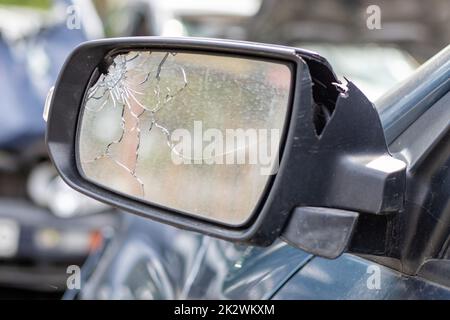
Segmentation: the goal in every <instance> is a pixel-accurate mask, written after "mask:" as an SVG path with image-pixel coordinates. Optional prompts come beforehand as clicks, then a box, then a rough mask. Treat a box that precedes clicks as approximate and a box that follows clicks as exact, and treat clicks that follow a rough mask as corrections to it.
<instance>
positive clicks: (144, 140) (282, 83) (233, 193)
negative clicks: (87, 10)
mask: <svg viewBox="0 0 450 320" xmlns="http://www.w3.org/2000/svg"><path fill="white" fill-rule="evenodd" d="M291 78H292V75H291V68H290V66H289V65H288V64H286V63H284V62H283V63H282V62H277V61H269V60H256V59H251V58H245V57H237V56H221V55H213V54H198V53H188V52H161V51H152V52H151V51H131V52H127V53H123V54H118V55H116V56H115V57H114V59H113V62H112V64H111V65H110V66H109V67H108V68H107V72H105V73H104V74H101V75H100V76H99V78H98V80H97V81H95V82H94V84H93V85H92V86H91V87H90V88H89V89H88V91H87V93H86V97H85V99H84V102H83V105H82V116H81V119H80V124H79V126H80V127H79V134H78V140H77V159H78V165H79V168H80V171H81V173H82V174H83V175H84V177H85V178H86V179H88V180H89V181H91V182H93V183H95V184H98V185H100V186H102V187H104V188H107V189H109V190H112V191H115V192H118V193H121V194H125V195H127V196H131V197H133V198H136V199H138V200H141V201H146V202H149V203H152V204H156V205H159V206H163V207H167V208H171V209H174V210H177V211H179V212H181V213H184V214H189V215H194V216H197V217H202V218H205V219H208V220H212V221H216V222H220V223H224V224H227V225H232V226H238V225H242V224H244V223H245V222H246V221H248V220H249V219H250V217H251V214H252V212H253V211H254V209H255V207H256V206H257V205H258V201H259V199H260V198H261V196H262V195H263V193H264V190H265V188H266V185H267V183H268V181H269V179H270V177H271V175H273V174H275V173H276V170H277V168H278V150H279V144H280V139H281V136H282V132H283V127H284V125H285V120H286V113H287V111H288V105H289V94H290V90H291ZM230 141H231V142H230Z"/></svg>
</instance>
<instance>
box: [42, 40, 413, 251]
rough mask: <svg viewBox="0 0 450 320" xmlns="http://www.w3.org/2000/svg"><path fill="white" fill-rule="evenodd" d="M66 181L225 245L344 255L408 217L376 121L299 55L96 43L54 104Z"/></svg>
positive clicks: (51, 134) (197, 44)
mask: <svg viewBox="0 0 450 320" xmlns="http://www.w3.org/2000/svg"><path fill="white" fill-rule="evenodd" d="M47 144H48V148H49V152H50V156H51V158H52V160H53V162H54V164H55V166H56V168H57V169H58V171H59V173H60V174H61V176H62V177H63V179H64V180H65V181H66V182H67V183H68V184H69V185H71V186H72V187H73V188H75V189H76V190H79V191H80V192H82V193H85V194H87V195H89V196H91V197H93V198H96V199H98V200H100V201H103V202H106V203H108V204H111V205H113V206H117V207H119V208H122V209H125V210H127V211H130V212H133V213H137V214H140V215H142V216H145V217H149V218H151V219H155V220H158V221H160V222H163V223H168V224H171V225H174V226H177V227H181V228H185V229H189V230H194V231H198V232H202V233H204V234H208V235H212V236H216V237H219V238H223V239H227V240H230V241H237V242H244V243H249V244H254V245H269V244H271V243H272V242H273V241H274V240H275V239H276V238H277V237H280V236H281V237H283V238H284V239H286V240H287V241H288V242H289V243H292V244H294V245H296V246H298V247H301V248H303V249H305V250H309V251H311V252H314V253H317V254H320V255H323V256H327V257H335V256H337V255H339V254H341V253H342V252H343V251H344V250H345V249H346V247H347V245H348V242H349V241H350V237H351V234H352V232H353V231H354V229H355V228H356V225H357V219H358V216H359V215H360V214H362V213H364V214H369V215H380V214H384V213H386V212H391V211H395V210H399V209H401V206H402V202H403V198H402V195H403V189H404V169H405V165H404V163H403V162H401V161H399V160H396V159H394V158H392V157H391V156H390V155H389V152H388V150H387V147H386V142H385V139H384V134H383V128H382V126H381V123H380V120H379V117H378V113H377V112H376V110H375V108H374V107H373V105H372V104H371V103H370V102H369V101H368V100H367V99H366V98H365V96H364V95H363V94H362V93H361V92H360V91H359V90H358V89H357V88H356V87H355V86H354V85H353V84H352V83H348V87H345V86H343V85H342V84H340V83H339V81H338V80H337V79H336V77H335V76H334V74H333V72H332V70H331V67H330V66H329V64H328V63H327V62H326V60H325V59H323V58H322V57H320V56H319V55H317V54H316V53H313V52H309V51H303V50H299V49H296V48H289V47H281V46H271V45H262V44H255V43H246V42H236V41H225V40H212V39H189V38H183V39H176V38H159V37H150V38H124V39H109V40H101V41H93V42H88V43H85V44H83V45H81V46H80V47H78V48H77V49H76V50H75V51H74V52H73V53H72V55H71V56H70V57H69V58H68V60H67V62H66V64H65V66H64V67H63V69H62V71H61V73H60V77H59V79H58V83H57V84H56V86H55V89H54V91H53V93H52V95H51V97H50V98H49V101H48V127H47Z"/></svg>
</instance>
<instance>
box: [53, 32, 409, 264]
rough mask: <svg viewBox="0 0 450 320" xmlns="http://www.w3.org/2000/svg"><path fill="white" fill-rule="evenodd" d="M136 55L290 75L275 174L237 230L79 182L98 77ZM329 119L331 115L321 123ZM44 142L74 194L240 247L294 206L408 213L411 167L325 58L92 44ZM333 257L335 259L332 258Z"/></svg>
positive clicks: (127, 42) (185, 44)
mask: <svg viewBox="0 0 450 320" xmlns="http://www.w3.org/2000/svg"><path fill="white" fill-rule="evenodd" d="M136 49H146V50H166V51H171V50H176V51H186V52H197V53H201V52H204V53H214V54H218V55H233V56H244V57H247V58H255V59H271V60H275V61H280V62H285V63H289V64H291V65H292V66H293V73H292V74H293V79H292V91H291V94H290V95H291V97H290V102H289V112H288V114H287V119H288V120H287V125H286V130H285V132H284V133H283V137H282V139H281V147H280V152H279V155H280V156H279V159H280V163H279V170H278V172H277V173H276V174H275V175H273V176H272V177H271V178H270V181H269V183H268V187H267V188H266V191H265V193H264V195H263V197H262V198H261V200H260V202H259V203H258V205H257V208H256V209H255V211H254V213H253V215H252V217H251V219H249V221H248V222H247V223H246V224H245V225H243V226H239V227H231V226H227V225H224V224H220V223H217V222H211V221H207V220H204V219H201V218H196V217H192V216H188V215H185V214H183V212H177V211H175V210H173V209H172V208H166V207H162V206H157V205H152V204H149V203H144V202H142V201H139V200H136V199H133V198H131V197H127V196H126V195H123V194H119V193H116V192H113V191H111V190H107V189H105V188H102V187H101V186H98V185H96V184H94V183H92V182H89V181H87V180H86V179H84V178H83V176H82V175H81V174H80V170H79V167H78V165H77V159H76V154H75V149H76V139H77V128H78V123H79V119H80V109H81V105H82V102H83V99H84V97H85V95H86V92H87V88H88V84H89V83H90V81H91V79H92V77H93V75H94V76H95V75H98V74H99V73H102V72H104V71H105V70H106V69H107V67H108V66H109V64H110V63H111V60H112V57H114V55H115V53H117V52H124V51H127V50H136ZM323 112H325V113H326V114H328V115H329V117H327V118H326V119H325V121H324V120H323V114H322V113H323ZM46 139H47V145H48V149H49V153H50V156H51V158H52V160H53V162H54V164H55V166H56V168H57V170H58V172H59V173H60V174H61V176H62V178H63V179H64V180H65V181H66V182H67V183H68V184H69V185H70V186H72V187H73V188H74V189H76V190H78V191H80V192H82V193H84V194H86V195H88V196H91V197H93V198H95V199H97V200H100V201H103V202H105V203H108V204H110V205H113V206H116V207H119V208H121V209H124V210H126V211H130V212H132V213H135V214H139V215H141V216H144V217H148V218H151V219H154V220H157V221H160V222H162V223H167V224H170V225H173V226H176V227H180V228H183V229H188V230H192V231H197V232H201V233H203V234H207V235H211V236H214V237H219V238H222V239H226V240H230V241H235V242H241V243H248V244H252V245H262V246H266V245H270V244H271V243H272V242H273V241H274V240H275V239H276V238H277V237H279V236H280V235H281V234H282V231H283V229H285V228H286V227H287V225H288V222H289V218H290V216H291V214H292V212H293V210H294V209H295V208H297V207H323V208H334V209H343V210H349V211H355V212H360V214H384V213H386V212H392V211H397V210H400V209H401V208H402V205H403V194H404V183H405V166H404V164H403V163H401V162H399V161H398V160H396V159H394V158H392V157H391V156H390V154H389V152H388V150H387V147H386V141H385V138H384V132H383V128H382V126H381V123H380V119H379V115H378V113H377V111H376V110H375V108H374V106H373V105H372V103H370V102H369V101H368V100H367V98H366V97H365V96H364V94H362V93H361V92H360V91H359V90H358V88H356V87H355V86H354V85H353V84H352V83H351V82H349V83H348V89H345V88H344V89H343V87H342V85H340V84H339V81H338V80H337V78H336V77H335V75H334V73H333V71H332V69H331V67H330V65H329V64H328V63H327V61H326V60H325V59H324V58H322V57H321V56H319V55H318V54H316V53H314V52H310V51H305V50H300V49H297V48H290V47H282V46H273V45H264V44H256V43H247V42H238V41H225V40H215V39H190V38H180V39H177V38H159V37H148V38H123V39H107V40H99V41H92V42H87V43H85V44H83V45H81V46H79V47H78V48H77V49H75V51H74V52H73V53H72V55H71V56H70V57H69V58H68V59H67V61H66V63H65V65H64V67H63V69H62V71H61V73H60V76H59V78H58V82H57V83H56V85H55V89H54V92H53V96H52V99H51V103H50V108H49V112H48V124H47V136H46ZM380 159H381V160H380ZM350 225H351V228H347V229H345V230H348V232H349V234H351V232H352V231H353V226H354V224H350ZM350 229H351V230H350ZM346 232H347V231H346ZM294 234H295V233H294ZM348 238H349V237H343V238H342V239H348ZM299 246H300V247H301V245H299ZM305 247H307V246H305ZM341 247H342V246H340V247H339V250H341ZM327 255H329V256H335V254H333V253H330V252H328V253H327Z"/></svg>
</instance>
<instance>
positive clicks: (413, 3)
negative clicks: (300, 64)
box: [0, 0, 450, 299]
mask: <svg viewBox="0 0 450 320" xmlns="http://www.w3.org/2000/svg"><path fill="white" fill-rule="evenodd" d="M371 5H376V6H378V7H377V8H379V10H380V11H379V13H380V15H379V18H380V19H379V26H378V25H377V24H376V23H374V20H373V19H374V16H373V15H374V14H376V12H375V11H373V10H371V9H370V6H371ZM378 27H380V28H378ZM147 35H151V36H155V35H163V36H195V37H214V38H228V39H238V40H247V41H257V42H265V43H274V44H282V45H289V46H297V47H302V48H307V49H311V50H314V51H317V52H319V53H320V54H321V55H323V56H325V57H326V58H327V59H328V60H329V61H330V63H331V64H332V66H333V67H334V68H335V71H336V73H337V74H338V76H339V77H346V78H348V79H351V80H352V81H353V82H355V83H356V84H357V85H358V86H359V87H360V88H361V89H362V91H363V92H365V93H366V94H367V96H368V97H369V98H370V99H371V100H372V101H376V99H377V98H378V97H379V96H380V95H382V94H383V93H385V92H386V91H387V90H389V88H391V87H393V86H394V85H395V84H396V83H398V82H399V81H401V80H402V79H404V78H405V77H407V76H408V75H409V74H410V73H412V72H413V71H414V69H416V68H417V67H418V66H419V65H420V64H421V63H423V62H424V61H426V60H427V59H428V58H430V57H431V56H432V55H434V54H435V53H437V52H438V51H439V50H440V49H442V48H443V47H445V46H446V45H448V44H449V43H450V1H449V0H429V1H421V0H342V1H332V0H314V1H313V0H178V1H174V0H134V1H118V0H96V1H90V0H78V1H75V0H74V1H69V0H27V1H25V0H0V97H1V99H0V298H16V297H20V298H40V299H47V298H59V297H61V296H62V294H63V293H64V290H65V289H66V280H67V276H68V274H67V273H66V271H67V267H68V266H69V265H79V266H82V265H83V264H86V263H91V264H92V263H94V264H95V260H92V257H93V256H95V253H96V252H98V251H99V250H103V248H104V247H105V245H107V243H108V241H109V240H110V239H111V238H112V237H114V234H115V230H117V228H120V226H121V224H122V223H123V214H122V213H120V212H117V211H116V210H115V209H113V208H110V207H107V206H105V205H103V204H100V203H98V202H96V201H94V200H91V199H88V198H86V197H84V196H82V195H80V194H78V193H76V192H75V191H73V190H71V189H70V188H68V187H67V186H66V185H65V184H64V183H63V182H62V181H61V179H60V178H59V177H58V176H57V173H56V172H55V170H54V168H53V166H52V165H51V163H50V160H49V158H48V155H47V152H46V149H45V145H44V133H45V122H44V121H43V118H42V111H43V106H44V102H45V98H46V94H47V92H48V90H49V88H50V87H51V86H52V85H53V84H54V83H55V81H56V78H57V76H58V72H59V69H60V68H61V66H62V65H63V63H64V60H65V58H66V57H67V55H68V54H69V53H70V52H71V51H72V49H73V48H74V47H75V46H77V45H78V44H79V43H81V42H83V41H87V40H91V39H97V38H102V37H118V36H147Z"/></svg>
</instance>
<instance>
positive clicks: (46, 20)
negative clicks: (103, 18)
mask: <svg viewBox="0 0 450 320" xmlns="http://www.w3.org/2000/svg"><path fill="white" fill-rule="evenodd" d="M71 5H73V3H72V2H71V1H43V2H37V3H36V4H34V5H33V4H32V3H31V5H28V6H27V5H25V6H24V5H21V2H20V1H18V2H17V3H16V5H13V4H12V3H11V2H10V1H8V3H7V4H4V5H3V4H2V3H1V2H0V32H1V33H0V70H2V71H1V73H0V95H1V96H2V102H1V103H0V112H1V114H2V117H1V119H0V150H1V151H0V239H1V241H0V286H1V287H2V288H3V289H1V291H0V296H1V297H12V296H17V297H27V296H30V297H42V298H43V297H60V296H61V294H62V292H63V291H64V290H65V288H66V280H67V273H66V270H67V267H68V266H69V265H80V266H81V265H82V264H83V263H84V260H85V258H86V256H87V255H88V254H89V253H90V252H92V251H93V250H97V249H98V247H99V246H101V245H102V241H103V240H102V239H103V235H102V232H103V230H104V229H105V228H108V226H110V227H111V228H112V227H114V225H115V224H116V223H117V221H118V216H117V213H116V212H114V211H113V210H111V209H110V208H108V207H106V206H104V205H101V204H99V203H97V202H95V201H92V200H91V199H88V198H86V197H84V196H81V195H80V194H78V193H76V192H73V191H72V190H70V189H69V188H67V186H66V185H65V184H64V183H63V182H62V181H61V179H60V178H59V177H58V176H57V173H56V171H55V169H54V168H53V166H52V165H51V163H50V161H49V159H48V155H47V150H46V148H45V145H44V133H45V122H44V121H43V119H42V110H43V106H44V101H45V97H46V94H47V90H48V88H49V86H50V85H51V84H52V83H53V82H54V81H55V79H56V77H57V75H58V72H59V69H60V68H61V66H62V64H63V62H64V60H65V58H66V56H67V55H68V54H69V53H70V51H71V50H72V49H73V48H74V47H75V46H77V45H78V44H79V43H81V42H83V41H86V40H88V39H93V38H96V37H101V36H102V34H103V32H102V29H101V28H102V27H101V24H100V22H99V21H95V17H96V13H95V9H94V8H93V7H91V6H89V5H90V2H84V6H83V10H84V11H85V13H86V15H88V12H89V10H91V11H92V10H94V11H93V12H91V13H90V14H89V17H90V20H89V21H88V22H86V23H83V24H81V25H82V28H79V29H68V28H67V25H66V10H67V8H68V7H70V6H71ZM97 19H98V17H97ZM19 289H20V290H19ZM42 292H45V293H46V294H47V295H42Z"/></svg>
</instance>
